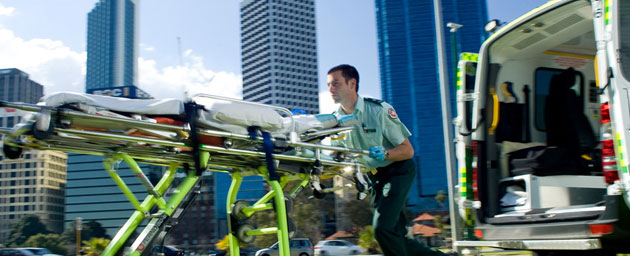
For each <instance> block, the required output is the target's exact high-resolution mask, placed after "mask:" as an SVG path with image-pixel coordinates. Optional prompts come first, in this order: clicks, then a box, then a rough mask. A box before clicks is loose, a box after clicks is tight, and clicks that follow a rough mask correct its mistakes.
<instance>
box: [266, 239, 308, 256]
mask: <svg viewBox="0 0 630 256" xmlns="http://www.w3.org/2000/svg"><path fill="white" fill-rule="evenodd" d="M289 248H291V249H290V250H291V256H312V255H314V253H313V243H311V240H309V239H308V238H293V239H291V240H290V241H289ZM278 249H279V246H278V242H276V243H275V244H273V245H271V246H269V248H265V249H260V250H258V251H257V252H256V254H255V256H277V255H278Z"/></svg>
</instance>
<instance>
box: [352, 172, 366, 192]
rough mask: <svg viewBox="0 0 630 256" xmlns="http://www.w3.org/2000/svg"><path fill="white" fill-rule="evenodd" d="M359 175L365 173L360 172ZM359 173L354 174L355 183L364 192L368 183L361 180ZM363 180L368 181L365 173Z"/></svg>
mask: <svg viewBox="0 0 630 256" xmlns="http://www.w3.org/2000/svg"><path fill="white" fill-rule="evenodd" d="M357 175H363V174H362V173H359V174H357ZM357 175H354V184H355V186H356V188H357V190H358V191H359V192H363V191H365V190H366V189H367V187H366V184H365V183H363V182H361V181H360V180H359V177H358V176H357ZM363 180H364V181H367V177H365V175H363Z"/></svg>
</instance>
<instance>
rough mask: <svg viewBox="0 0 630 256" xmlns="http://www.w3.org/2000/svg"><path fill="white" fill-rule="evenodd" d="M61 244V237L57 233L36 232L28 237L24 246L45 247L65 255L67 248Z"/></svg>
mask: <svg viewBox="0 0 630 256" xmlns="http://www.w3.org/2000/svg"><path fill="white" fill-rule="evenodd" d="M63 244H64V243H63V239H62V238H61V236H60V235H58V234H37V235H34V236H31V237H29V238H28V239H27V240H26V242H25V243H24V246H28V247H40V248H46V249H48V250H50V251H52V252H53V253H55V254H60V255H65V254H66V252H67V250H66V247H64V246H63Z"/></svg>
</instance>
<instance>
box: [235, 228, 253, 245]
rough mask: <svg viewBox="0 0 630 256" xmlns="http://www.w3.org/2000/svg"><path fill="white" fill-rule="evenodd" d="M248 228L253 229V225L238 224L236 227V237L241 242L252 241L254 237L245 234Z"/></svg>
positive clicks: (247, 242)
mask: <svg viewBox="0 0 630 256" xmlns="http://www.w3.org/2000/svg"><path fill="white" fill-rule="evenodd" d="M250 230H254V226H252V225H250V224H242V225H239V226H238V227H237V228H236V234H235V235H236V238H238V240H240V241H241V242H243V243H246V244H249V243H251V242H254V239H256V237H255V236H250V235H248V234H247V232H248V231H250Z"/></svg>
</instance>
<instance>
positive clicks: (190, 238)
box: [165, 172, 225, 253]
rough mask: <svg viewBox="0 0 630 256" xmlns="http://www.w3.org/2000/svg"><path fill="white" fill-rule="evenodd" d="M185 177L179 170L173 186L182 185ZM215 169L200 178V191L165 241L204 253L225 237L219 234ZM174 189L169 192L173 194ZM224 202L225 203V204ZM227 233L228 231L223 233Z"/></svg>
mask: <svg viewBox="0 0 630 256" xmlns="http://www.w3.org/2000/svg"><path fill="white" fill-rule="evenodd" d="M185 177H186V175H184V173H183V172H182V173H177V174H176V176H175V180H174V181H173V186H177V185H179V184H181V181H182V180H183V179H184V178H185ZM214 178H215V175H214V173H213V172H204V173H203V174H202V176H201V179H200V181H199V182H200V189H199V194H197V196H196V197H195V201H193V202H192V203H191V205H190V206H189V207H188V208H187V209H186V210H185V212H184V215H183V216H182V217H181V218H180V219H179V224H178V225H177V226H175V227H173V229H172V230H171V231H170V232H169V233H168V235H166V238H165V240H166V242H165V244H176V245H178V246H177V248H179V249H181V250H184V251H186V252H189V253H204V252H208V251H211V250H214V249H215V244H216V243H218V242H219V241H220V240H221V238H223V236H220V235H219V234H218V228H217V227H218V226H219V225H218V224H217V216H216V215H215V210H214V209H215V202H216V201H215V200H214V199H215V191H214V189H213V188H214ZM172 192H173V191H172V190H171V191H170V192H169V193H167V196H169V197H170V195H171V194H172ZM224 205H225V204H224ZM224 235H225V234H224Z"/></svg>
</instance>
